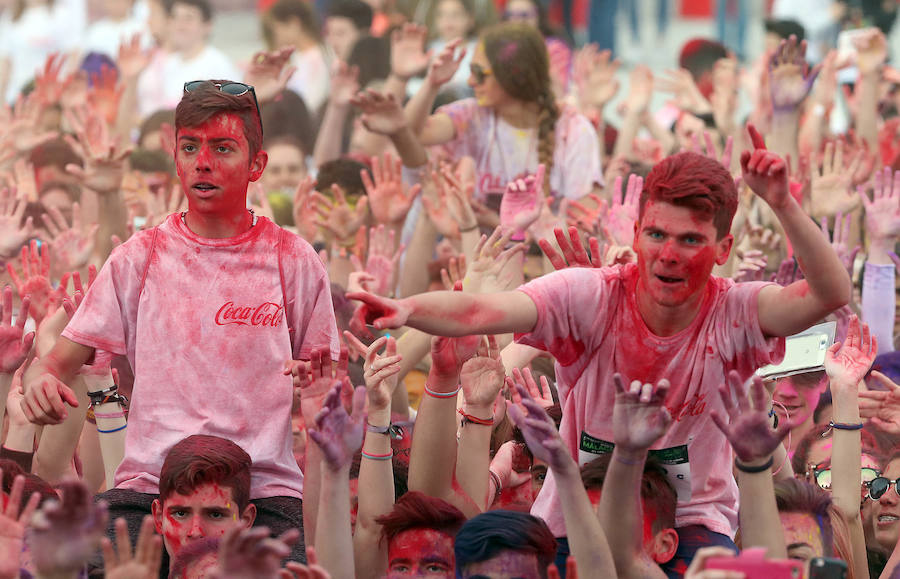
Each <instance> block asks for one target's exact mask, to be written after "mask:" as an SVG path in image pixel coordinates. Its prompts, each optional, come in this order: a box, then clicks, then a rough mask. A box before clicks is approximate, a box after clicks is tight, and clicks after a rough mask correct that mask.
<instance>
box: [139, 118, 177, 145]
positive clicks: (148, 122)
mask: <svg viewBox="0 0 900 579" xmlns="http://www.w3.org/2000/svg"><path fill="white" fill-rule="evenodd" d="M164 124H169V125H172V126H173V127H174V126H175V110H174V109H162V110H158V111H156V112H154V113H152V114H151V115H150V116H148V117H147V118H146V119H144V122H142V123H141V129H140V135H139V136H138V145H143V142H144V138H145V137H146V136H147V135H148V134H150V133H155V132H157V131H161V130H162V126H163V125H164ZM170 152H171V151H170Z"/></svg>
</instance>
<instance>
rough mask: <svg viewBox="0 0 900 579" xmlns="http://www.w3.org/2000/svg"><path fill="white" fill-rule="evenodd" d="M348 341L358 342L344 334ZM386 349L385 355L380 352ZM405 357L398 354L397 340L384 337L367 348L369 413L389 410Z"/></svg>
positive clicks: (349, 335)
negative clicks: (401, 363)
mask: <svg viewBox="0 0 900 579" xmlns="http://www.w3.org/2000/svg"><path fill="white" fill-rule="evenodd" d="M344 334H345V335H347V339H348V340H349V339H351V338H352V339H353V340H356V337H355V336H353V334H350V332H344ZM382 347H383V348H384V354H379V353H378V350H380V349H381V348H382ZM402 359H403V356H400V355H398V354H397V340H395V339H394V338H392V337H388V336H382V337H380V338H378V339H377V340H375V341H374V342H372V343H371V344H370V345H369V347H368V348H366V353H365V361H364V362H363V377H364V378H365V380H366V395H367V396H368V400H369V412H370V413H371V412H375V411H377V410H382V411H383V410H389V409H390V407H391V397H393V395H394V390H396V389H397V373H398V372H400V369H401V367H400V362H401V361H402Z"/></svg>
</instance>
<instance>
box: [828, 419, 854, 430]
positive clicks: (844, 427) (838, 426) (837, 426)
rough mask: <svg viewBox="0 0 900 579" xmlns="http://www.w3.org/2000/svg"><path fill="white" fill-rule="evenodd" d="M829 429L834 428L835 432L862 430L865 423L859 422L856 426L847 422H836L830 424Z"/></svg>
mask: <svg viewBox="0 0 900 579" xmlns="http://www.w3.org/2000/svg"><path fill="white" fill-rule="evenodd" d="M828 427H829V428H834V429H835V430H862V428H863V423H862V422H858V423H856V424H847V423H845V422H835V421H833V420H832V421H831V422H829V423H828Z"/></svg>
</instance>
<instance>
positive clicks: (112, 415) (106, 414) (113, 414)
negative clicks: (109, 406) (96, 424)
mask: <svg viewBox="0 0 900 579" xmlns="http://www.w3.org/2000/svg"><path fill="white" fill-rule="evenodd" d="M94 418H95V419H97V418H125V411H124V410H123V411H121V412H94Z"/></svg>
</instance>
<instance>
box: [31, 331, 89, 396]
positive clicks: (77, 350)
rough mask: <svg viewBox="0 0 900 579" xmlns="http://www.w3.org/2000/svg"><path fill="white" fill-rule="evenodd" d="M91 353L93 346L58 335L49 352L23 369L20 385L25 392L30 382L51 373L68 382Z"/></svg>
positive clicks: (61, 380)
mask: <svg viewBox="0 0 900 579" xmlns="http://www.w3.org/2000/svg"><path fill="white" fill-rule="evenodd" d="M93 354H94V349H93V348H91V347H88V346H83V345H81V344H78V343H76V342H73V341H71V340H69V339H68V338H66V337H64V336H60V338H59V339H58V340H57V341H56V344H55V345H54V346H53V349H52V350H50V353H48V354H47V355H46V356H44V357H42V358H38V359H37V360H35V361H34V363H33V364H32V365H31V366H29V367H28V370H26V371H25V375H24V376H23V377H22V385H23V388H24V389H25V392H28V389H29V387H30V386H31V384H33V383H34V382H36V381H37V380H39V379H40V377H41V376H42V375H43V374H51V375H52V376H55V377H56V378H57V379H58V380H59V381H60V382H64V383H66V384H68V383H69V382H71V381H72V378H74V377H75V373H76V372H77V371H78V370H79V369H80V368H81V366H82V365H83V364H84V363H85V362H87V361H88V360H89V359H90V357H91V356H92V355H93Z"/></svg>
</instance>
